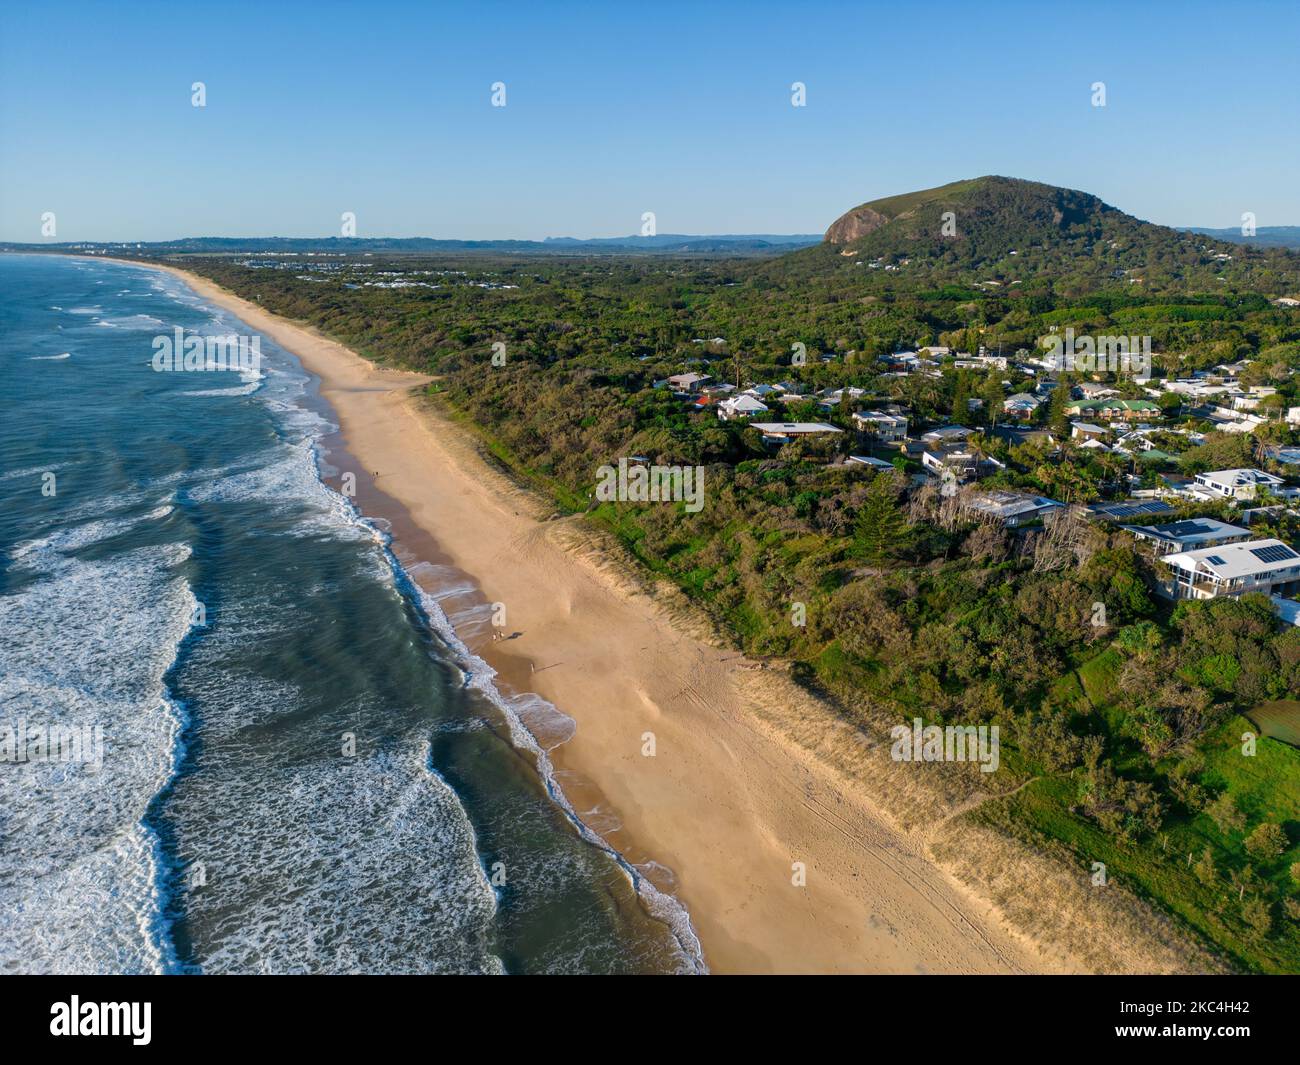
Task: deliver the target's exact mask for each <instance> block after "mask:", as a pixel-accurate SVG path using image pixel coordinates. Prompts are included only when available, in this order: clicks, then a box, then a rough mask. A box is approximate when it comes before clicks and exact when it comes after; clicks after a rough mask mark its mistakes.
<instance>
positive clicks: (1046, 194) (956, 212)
mask: <svg viewBox="0 0 1300 1065" xmlns="http://www.w3.org/2000/svg"><path fill="white" fill-rule="evenodd" d="M1105 212H1114V213H1116V214H1118V213H1119V212H1116V211H1115V208H1113V207H1110V206H1108V205H1107V204H1105V203H1103V202H1102V201H1101V200H1100V199H1098V198H1097V197H1096V196H1092V195H1090V194H1089V193H1086V192H1078V191H1077V190H1075V189H1064V188H1058V187H1057V186H1055V185H1044V184H1042V183H1040V182H1037V181H1025V180H1022V179H1020V178H1009V177H1001V176H998V175H986V176H984V177H977V178H970V179H967V180H965V181H954V182H952V183H951V184H948V185H940V186H939V187H938V188H933V189H921V190H920V191H917V192H907V193H903V194H902V195H899V196H886V197H884V198H883V199H879V200H871V201H869V202H868V203H864V204H861V205H859V206H857V207H854V208H853V209H852V210H851V211H848V212H846V213H845V214H843V215H841V216H840V217H839V218H837V219H836V220H835V221H834V222H833V223H831V226H830V228H829V229H828V230H826V238H825V239H826V241H827V243H830V244H850V243H853V242H854V241H856V240H859V239H860V238H862V237H866V236H868V235H870V234H872V233H875V232H876V231H878V230H881V229H884V228H886V227H891V228H893V229H895V230H902V231H904V232H905V233H906V235H907V236H908V238H909V239H912V240H920V241H923V242H925V241H928V240H930V239H934V240H938V239H941V238H946V237H956V239H958V240H960V239H963V238H968V237H972V236H974V235H976V233H977V232H983V231H988V230H990V229H991V228H995V227H996V228H999V229H1004V230H1005V229H1007V228H1008V223H1013V224H1012V225H1011V226H1010V227H1009V228H1011V229H1014V230H1023V229H1025V228H1026V226H1028V227H1030V228H1041V229H1043V230H1044V231H1051V230H1056V231H1061V230H1065V229H1068V228H1069V227H1071V226H1075V225H1081V224H1082V225H1087V224H1088V223H1090V222H1092V221H1094V220H1096V219H1097V218H1098V216H1100V215H1102V214H1103V213H1105ZM948 213H951V215H952V218H951V220H950V222H951V224H950V227H949V228H950V229H952V230H954V232H951V233H945V232H944V222H945V218H944V216H945V214H948ZM899 235H902V234H901V233H900V234H899Z"/></svg>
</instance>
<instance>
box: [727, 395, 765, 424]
mask: <svg viewBox="0 0 1300 1065" xmlns="http://www.w3.org/2000/svg"><path fill="white" fill-rule="evenodd" d="M770 409H771V408H770V407H768V405H767V404H766V403H764V402H763V401H762V400H760V399H755V398H754V397H753V396H751V395H739V396H732V397H731V398H730V399H724V400H723V401H722V402H721V403H719V404H718V417H719V418H721V419H722V420H723V421H724V422H729V421H733V420H735V419H736V418H752V417H754V415H756V414H766V413H767V412H768V411H769V410H770Z"/></svg>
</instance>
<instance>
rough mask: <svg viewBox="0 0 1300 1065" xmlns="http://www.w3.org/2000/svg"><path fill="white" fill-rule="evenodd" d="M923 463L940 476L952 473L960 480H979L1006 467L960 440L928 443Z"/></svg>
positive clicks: (922, 455)
mask: <svg viewBox="0 0 1300 1065" xmlns="http://www.w3.org/2000/svg"><path fill="white" fill-rule="evenodd" d="M921 465H922V466H924V467H925V468H926V469H927V470H929V471H930V472H931V473H934V474H938V475H939V476H940V477H942V476H944V475H945V474H949V473H950V474H952V475H954V476H955V477H956V478H957V480H958V481H972V480H977V479H978V478H980V477H985V476H987V475H988V474H990V473H992V472H993V471H994V470H1000V469H1005V466H1003V464H1002V463H1000V462H998V461H997V459H994V458H990V457H989V456H988V455H985V454H983V453H981V452H980V451H979V450H977V449H976V448H973V447H970V446H969V445H968V444H965V443H961V442H958V441H953V442H951V443H933V442H931V443H926V444H925V445H924V450H922V452H921Z"/></svg>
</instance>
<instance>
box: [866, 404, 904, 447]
mask: <svg viewBox="0 0 1300 1065" xmlns="http://www.w3.org/2000/svg"><path fill="white" fill-rule="evenodd" d="M853 424H854V425H856V426H857V427H858V428H859V429H861V430H862V431H863V432H864V433H868V434H870V435H871V436H874V437H875V438H876V439H877V440H882V441H885V442H886V443H893V442H895V441H898V440H903V439H906V437H907V415H905V414H890V413H888V412H887V411H883V410H860V411H858V412H857V413H856V414H854V415H853Z"/></svg>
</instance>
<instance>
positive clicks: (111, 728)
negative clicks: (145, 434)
mask: <svg viewBox="0 0 1300 1065" xmlns="http://www.w3.org/2000/svg"><path fill="white" fill-rule="evenodd" d="M155 517H157V516H156V515H150V516H147V517H145V518H137V519H134V520H131V519H116V520H114V519H106V520H102V521H98V522H91V523H87V524H85V525H81V526H75V527H70V528H64V529H60V530H58V531H56V532H54V533H52V534H50V535H48V536H45V537H41V538H38V539H36V540H31V541H27V542H25V543H23V544H20V545H18V546H17V547H15V548H14V549H13V550H12V551H11V552H10V560H11V565H12V569H13V571H14V572H15V573H16V574H19V575H23V574H26V575H29V576H32V577H35V578H36V580H35V581H34V582H32V583H26V584H19V586H18V589H19V590H17V591H15V592H12V593H10V594H8V595H3V596H0V660H2V661H3V662H4V669H3V670H0V721H3V722H5V723H6V724H8V725H10V727H13V723H14V721H15V720H16V719H19V718H22V719H25V720H27V721H29V722H38V723H42V724H62V725H65V726H69V727H78V726H99V727H101V728H102V729H103V738H104V747H105V752H104V758H103V763H102V765H101V766H99V767H96V766H94V765H92V764H85V763H76V762H71V763H61V762H36V763H32V762H28V763H21V764H16V765H6V766H4V772H3V773H0V809H3V810H4V811H5V823H4V827H3V834H4V847H3V848H2V849H0V912H4V913H6V914H10V915H15V916H16V919H11V920H6V921H4V922H0V967H2V968H4V969H5V970H7V971H14V972H65V973H100V972H103V973H113V972H164V971H168V970H169V969H172V968H174V967H175V955H174V952H173V949H172V946H171V943H170V939H169V936H168V935H167V933H166V930H165V929H164V927H163V922H162V917H161V902H160V899H159V896H158V890H157V884H158V875H159V857H158V845H157V840H156V838H155V837H154V835H153V833H152V831H151V830H150V829H149V828H148V826H147V825H146V824H145V823H144V821H143V818H144V816H145V813H146V810H147V807H148V805H149V803H150V801H151V800H152V799H153V797H154V796H155V795H156V794H157V793H158V792H159V790H160V789H161V788H162V787H163V786H164V785H165V784H166V782H167V781H168V780H170V779H171V777H172V775H173V773H174V772H175V768H176V764H177V759H178V757H179V734H180V728H181V722H180V709H179V708H178V707H177V706H176V705H175V704H174V703H172V701H171V700H170V699H169V698H168V695H167V692H166V690H165V687H164V684H163V676H164V674H165V673H166V671H167V670H168V668H170V666H171V663H172V662H173V660H174V659H175V656H176V650H177V647H178V646H179V644H180V641H181V640H182V639H183V638H184V636H185V633H186V632H187V630H188V628H189V624H190V618H191V615H192V613H193V607H194V597H193V595H192V594H191V592H190V589H189V586H188V584H187V583H186V582H185V580H184V579H183V578H182V577H180V576H179V575H178V574H177V573H176V567H177V566H178V565H179V563H180V562H182V561H184V559H185V558H186V557H187V556H188V552H189V549H188V548H187V547H185V546H184V545H179V544H171V545H165V546H162V547H150V548H138V549H135V550H128V551H123V552H120V553H117V554H115V555H111V556H109V557H97V558H94V559H86V558H80V557H78V554H77V553H78V551H79V550H80V549H81V548H83V547H85V546H87V545H90V544H97V543H100V542H103V541H105V540H108V539H109V538H111V537H113V536H115V535H118V534H120V533H123V532H127V531H129V529H130V528H131V527H133V526H134V525H138V524H139V523H140V522H143V521H148V520H151V519H153V518H155Z"/></svg>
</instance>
